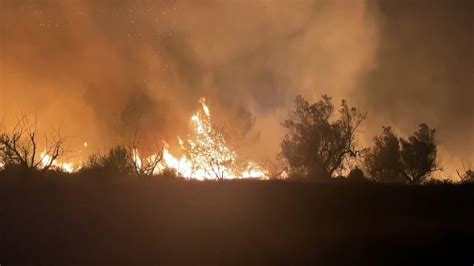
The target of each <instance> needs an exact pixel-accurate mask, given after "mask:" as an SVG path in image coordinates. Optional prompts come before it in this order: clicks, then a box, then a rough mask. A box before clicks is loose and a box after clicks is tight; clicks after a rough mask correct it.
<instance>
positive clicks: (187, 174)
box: [0, 98, 268, 180]
mask: <svg viewBox="0 0 474 266" xmlns="http://www.w3.org/2000/svg"><path fill="white" fill-rule="evenodd" d="M205 101H206V100H205V98H201V99H200V101H199V102H200V104H201V108H200V109H199V110H197V111H196V112H195V113H194V114H193V116H192V117H191V124H192V134H190V135H189V136H188V138H187V139H183V138H181V137H179V136H178V140H179V144H180V149H181V150H182V152H183V155H182V156H181V157H177V156H175V155H173V154H172V153H171V152H170V150H169V145H168V144H167V143H166V142H165V141H163V147H162V148H161V149H160V150H159V151H158V152H155V153H153V154H151V155H150V156H146V157H142V156H141V155H140V152H139V150H138V148H137V147H135V145H132V147H131V148H130V149H129V148H126V147H121V146H118V147H116V148H113V149H112V150H110V151H109V153H108V154H107V155H105V156H100V155H92V156H91V157H90V158H89V160H88V162H86V167H91V168H94V167H104V168H117V169H116V170H119V171H118V172H135V173H137V174H139V175H160V174H162V173H168V172H170V171H171V172H173V173H174V174H175V175H178V176H181V177H184V178H187V179H198V180H206V179H215V180H224V179H239V178H257V179H267V178H268V171H267V170H265V169H264V168H263V167H262V166H260V165H259V164H258V163H256V162H253V161H245V162H242V161H239V160H238V157H237V154H236V152H235V151H234V150H233V149H232V148H231V147H229V145H228V144H227V142H226V140H225V138H224V135H223V133H222V132H220V131H219V130H216V128H215V126H214V125H213V123H212V119H211V112H210V110H209V107H208V106H207V105H206V103H205ZM36 134H37V133H36V128H33V127H32V126H31V125H30V124H29V122H28V119H27V118H26V116H25V117H23V118H22V119H21V120H20V122H19V123H18V125H17V126H16V127H15V128H14V130H13V132H11V133H3V134H2V135H1V139H0V148H1V151H2V152H1V154H2V158H1V160H0V162H1V163H0V168H4V167H5V166H6V165H21V166H26V167H27V168H31V169H38V170H49V169H52V170H59V171H63V172H67V173H72V172H76V171H79V170H80V169H82V168H83V166H84V165H83V163H82V162H80V163H76V164H75V163H73V162H63V161H61V156H62V155H63V154H64V149H63V144H64V138H61V136H60V135H59V134H58V137H57V138H56V139H54V142H53V144H52V145H49V146H48V141H46V145H47V146H48V148H47V149H45V150H44V151H43V152H41V154H40V155H39V158H37V155H36V154H37V149H38V148H37V146H38V145H37V141H36ZM84 146H87V142H85V143H84ZM118 168H120V169H118Z"/></svg>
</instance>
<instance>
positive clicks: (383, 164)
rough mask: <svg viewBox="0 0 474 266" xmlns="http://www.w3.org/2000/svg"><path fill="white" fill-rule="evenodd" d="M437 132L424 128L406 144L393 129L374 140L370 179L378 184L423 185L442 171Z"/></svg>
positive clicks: (370, 152)
mask: <svg viewBox="0 0 474 266" xmlns="http://www.w3.org/2000/svg"><path fill="white" fill-rule="evenodd" d="M436 155H437V148H436V138H435V129H430V128H429V127H428V126H427V125H426V124H420V126H419V129H418V131H416V132H415V133H414V134H413V135H412V136H410V137H409V138H408V140H405V139H403V138H397V136H396V135H395V134H394V133H393V132H392V131H391V128H390V127H384V130H383V133H382V135H381V136H378V137H375V138H374V147H372V148H370V149H369V150H368V152H367V153H366V160H365V163H366V168H367V170H368V173H369V175H370V176H371V177H372V178H373V179H375V180H378V181H384V182H390V181H402V182H407V183H413V184H420V183H423V182H424V181H426V179H427V178H428V177H429V176H430V175H431V174H432V173H433V172H434V171H436V170H440V169H439V168H438V165H437V162H436Z"/></svg>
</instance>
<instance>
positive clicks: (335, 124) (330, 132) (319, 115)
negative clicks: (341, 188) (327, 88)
mask: <svg viewBox="0 0 474 266" xmlns="http://www.w3.org/2000/svg"><path fill="white" fill-rule="evenodd" d="M295 103H296V106H295V109H294V110H293V111H292V112H291V114H290V117H289V118H288V119H287V120H285V121H284V122H283V123H282V125H283V126H284V127H285V128H286V129H288V133H287V134H286V135H285V136H284V137H283V141H282V143H281V148H282V151H281V155H282V157H283V159H284V160H285V161H286V163H287V164H288V166H289V171H290V174H291V175H293V176H311V177H315V178H318V179H329V178H331V177H332V176H333V174H334V173H335V171H336V170H339V169H340V168H341V167H342V164H343V160H344V159H346V158H347V157H354V156H356V153H357V152H356V150H355V144H356V140H355V134H356V131H357V128H358V127H359V125H360V124H361V122H362V121H363V120H364V119H365V118H366V114H363V113H361V112H360V111H359V110H357V109H356V108H350V107H349V106H348V105H347V103H346V101H344V100H343V101H342V103H341V107H340V109H339V118H338V119H337V120H335V121H332V120H331V119H332V118H334V117H333V116H334V106H333V104H332V102H331V98H330V97H328V96H323V97H322V99H321V100H320V101H319V102H316V103H313V104H310V103H308V102H307V101H306V100H305V99H304V98H303V97H301V96H298V97H297V98H296V102H295Z"/></svg>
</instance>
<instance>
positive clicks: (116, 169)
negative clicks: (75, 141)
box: [81, 146, 135, 175]
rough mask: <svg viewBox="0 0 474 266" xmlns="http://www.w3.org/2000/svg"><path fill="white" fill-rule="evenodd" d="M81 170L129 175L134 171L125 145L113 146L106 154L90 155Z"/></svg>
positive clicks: (133, 165)
mask: <svg viewBox="0 0 474 266" xmlns="http://www.w3.org/2000/svg"><path fill="white" fill-rule="evenodd" d="M81 171H82V172H85V171H87V172H94V171H95V172H108V173H111V174H119V175H131V174H134V173H135V164H134V162H133V159H132V154H131V153H130V151H129V150H128V149H127V148H126V147H124V146H115V147H113V148H112V149H110V150H109V152H108V153H107V154H106V155H103V156H102V155H100V154H92V155H90V156H89V158H88V161H87V163H86V165H85V166H84V167H83V168H82V169H81Z"/></svg>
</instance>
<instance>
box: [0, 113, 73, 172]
mask: <svg viewBox="0 0 474 266" xmlns="http://www.w3.org/2000/svg"><path fill="white" fill-rule="evenodd" d="M44 138H45V140H44V146H45V149H44V151H43V152H42V153H41V154H39V152H40V151H39V147H38V134H37V123H36V117H35V119H34V122H33V123H31V122H30V120H29V119H28V117H27V116H26V115H23V116H22V117H20V118H19V119H18V122H17V124H16V125H15V126H14V127H13V129H12V130H11V131H10V132H7V131H6V130H2V132H0V162H1V163H2V164H3V165H4V166H5V167H7V166H10V165H17V166H21V167H24V168H27V169H42V170H48V169H50V168H51V167H52V166H53V165H54V163H55V161H56V160H58V159H59V158H60V157H61V156H63V155H64V147H63V146H64V138H63V137H61V131H60V130H57V131H56V132H54V134H51V135H47V134H45V136H44Z"/></svg>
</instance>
